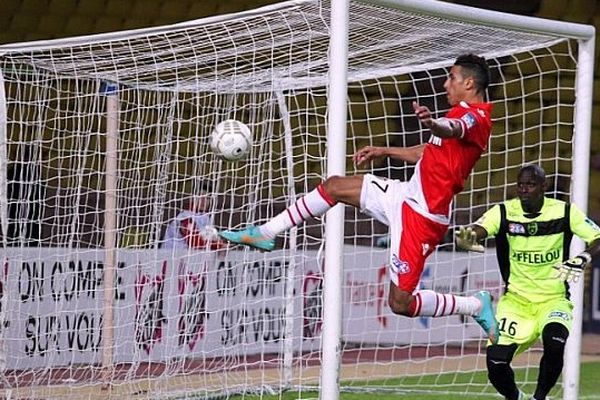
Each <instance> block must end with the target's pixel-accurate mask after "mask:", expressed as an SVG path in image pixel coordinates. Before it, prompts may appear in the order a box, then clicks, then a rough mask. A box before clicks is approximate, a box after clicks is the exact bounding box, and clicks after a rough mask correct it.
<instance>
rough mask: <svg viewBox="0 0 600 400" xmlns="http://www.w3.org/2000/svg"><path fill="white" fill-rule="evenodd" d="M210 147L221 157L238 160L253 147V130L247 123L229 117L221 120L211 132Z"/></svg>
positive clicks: (227, 159)
mask: <svg viewBox="0 0 600 400" xmlns="http://www.w3.org/2000/svg"><path fill="white" fill-rule="evenodd" d="M210 148H211V149H212V151H213V152H214V153H215V154H216V155H217V156H218V157H219V158H221V159H223V160H226V161H238V160H241V159H242V158H245V157H246V156H247V155H248V153H249V152H250V149H251V148H252V132H250V128H248V126H247V125H246V124H243V123H241V122H240V121H236V120H235V119H228V120H225V121H223V122H220V123H219V124H218V125H217V126H215V128H214V129H213V131H212V133H211V138H210Z"/></svg>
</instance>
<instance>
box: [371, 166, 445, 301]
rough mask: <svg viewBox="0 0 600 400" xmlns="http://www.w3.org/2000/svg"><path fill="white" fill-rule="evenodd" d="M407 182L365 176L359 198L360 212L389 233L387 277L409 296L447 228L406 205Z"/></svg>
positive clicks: (408, 185) (407, 202) (408, 187)
mask: <svg viewBox="0 0 600 400" xmlns="http://www.w3.org/2000/svg"><path fill="white" fill-rule="evenodd" d="M410 194H411V186H410V183H409V182H402V181H397V180H393V179H385V178H379V177H377V176H374V175H371V174H367V175H365V176H364V178H363V185H362V188H361V195H360V206H361V211H362V212H364V213H365V214H368V215H370V216H372V217H373V218H375V219H377V220H378V221H380V222H382V223H384V224H386V225H388V227H389V229H390V255H389V257H390V258H389V276H390V279H391V281H392V282H393V283H394V284H395V285H396V286H397V287H398V288H400V289H401V290H404V291H407V292H409V293H412V292H413V291H414V290H415V288H416V287H417V285H418V283H419V280H420V278H421V273H422V272H423V268H424V265H425V259H426V258H427V257H428V256H429V255H430V254H431V253H432V252H433V251H434V250H435V248H436V246H437V245H438V244H439V243H440V241H441V240H442V238H443V237H444V235H445V233H446V231H447V229H448V225H446V224H440V223H438V222H436V221H433V220H431V219H430V218H428V217H426V216H425V215H422V214H420V213H418V212H417V211H415V209H414V208H413V207H412V206H410V204H409V203H410V201H407V198H408V196H409V195H410Z"/></svg>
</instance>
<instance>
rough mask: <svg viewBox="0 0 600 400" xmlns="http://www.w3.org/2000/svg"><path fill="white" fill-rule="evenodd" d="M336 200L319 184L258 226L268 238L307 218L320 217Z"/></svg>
mask: <svg viewBox="0 0 600 400" xmlns="http://www.w3.org/2000/svg"><path fill="white" fill-rule="evenodd" d="M335 204H336V202H335V201H334V200H333V199H332V198H331V197H330V196H329V195H328V194H327V193H326V192H325V188H324V187H323V184H320V185H319V186H317V187H316V188H315V189H313V190H312V191H310V192H308V193H307V194H306V195H305V196H303V197H301V198H300V199H299V200H298V201H297V202H295V203H294V204H292V205H291V206H290V207H288V208H286V209H285V211H283V212H281V213H279V214H277V215H276V216H275V217H273V219H271V220H270V221H268V222H267V223H266V224H264V225H261V226H260V227H259V229H260V233H261V234H262V235H263V236H264V237H266V238H269V239H272V238H274V237H275V236H277V235H279V234H280V233H282V232H285V231H287V230H288V229H290V228H293V227H294V226H298V225H300V224H301V223H303V222H304V221H306V220H307V219H309V218H316V217H320V216H321V215H323V214H325V213H326V212H327V211H329V209H330V208H331V207H333V206H335Z"/></svg>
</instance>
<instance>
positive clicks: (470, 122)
mask: <svg viewBox="0 0 600 400" xmlns="http://www.w3.org/2000/svg"><path fill="white" fill-rule="evenodd" d="M460 119H462V120H463V122H464V123H465V124H466V125H467V129H468V128H472V127H473V126H475V122H476V119H475V117H474V116H473V114H471V113H466V114H465V115H463V116H462V117H460Z"/></svg>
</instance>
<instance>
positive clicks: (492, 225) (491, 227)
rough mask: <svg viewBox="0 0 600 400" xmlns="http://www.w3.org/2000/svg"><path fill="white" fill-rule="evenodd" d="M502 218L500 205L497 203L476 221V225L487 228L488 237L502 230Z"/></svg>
mask: <svg viewBox="0 0 600 400" xmlns="http://www.w3.org/2000/svg"><path fill="white" fill-rule="evenodd" d="M500 219H501V216H500V206H499V205H498V204H496V205H495V206H493V207H492V208H490V209H489V210H487V211H486V212H485V213H484V214H483V215H482V216H481V217H480V218H479V219H478V220H477V221H475V222H474V225H478V226H480V227H482V228H483V229H485V231H486V232H487V236H488V237H491V236H496V234H497V233H498V232H499V231H500V222H501V221H500Z"/></svg>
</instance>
